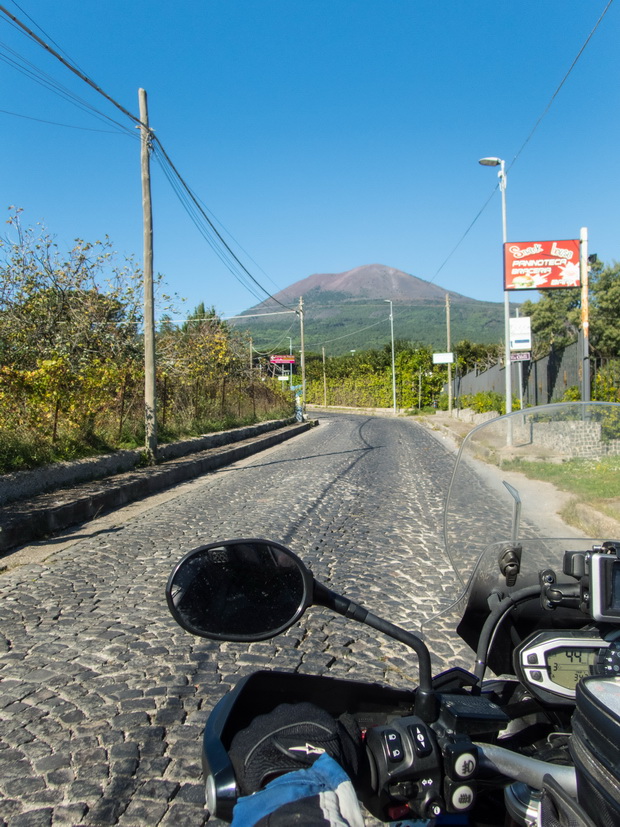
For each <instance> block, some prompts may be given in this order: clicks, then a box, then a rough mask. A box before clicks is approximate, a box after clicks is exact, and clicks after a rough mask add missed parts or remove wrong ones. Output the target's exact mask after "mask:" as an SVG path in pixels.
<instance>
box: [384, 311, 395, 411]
mask: <svg viewBox="0 0 620 827" xmlns="http://www.w3.org/2000/svg"><path fill="white" fill-rule="evenodd" d="M383 301H386V302H387V303H388V304H389V305H390V332H391V334H392V404H393V407H394V413H396V367H395V365H394V313H393V312H392V301H391V299H384V300H383Z"/></svg>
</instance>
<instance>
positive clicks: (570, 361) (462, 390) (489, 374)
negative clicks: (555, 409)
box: [454, 342, 582, 406]
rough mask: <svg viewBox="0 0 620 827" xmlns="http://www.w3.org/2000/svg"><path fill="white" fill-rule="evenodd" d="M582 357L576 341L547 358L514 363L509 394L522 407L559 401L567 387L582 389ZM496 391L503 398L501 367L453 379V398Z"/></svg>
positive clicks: (502, 373)
mask: <svg viewBox="0 0 620 827" xmlns="http://www.w3.org/2000/svg"><path fill="white" fill-rule="evenodd" d="M581 369H582V366H581V357H580V347H579V343H578V342H574V343H573V344H571V345H568V346H567V347H565V348H562V349H561V350H552V351H551V353H549V354H548V355H547V356H543V357H542V358H540V359H534V360H532V361H527V362H518V363H515V362H513V363H512V365H511V370H512V377H511V378H512V392H513V395H514V396H516V397H518V398H519V399H522V400H523V405H526V406H527V405H545V404H547V403H549V402H559V401H561V400H562V399H563V398H564V394H565V393H566V391H567V390H568V388H570V387H573V386H575V385H576V386H578V387H581ZM485 391H495V392H496V393H499V394H501V395H502V396H503V395H504V393H505V391H506V380H505V374H504V367H503V366H501V365H493V367H491V368H488V369H487V370H485V371H480V370H472V371H470V372H469V373H467V374H465V375H464V376H457V377H456V378H455V379H454V398H455V399H457V400H458V397H460V396H463V395H464V394H468V395H469V394H471V395H473V394H476V393H482V392H485Z"/></svg>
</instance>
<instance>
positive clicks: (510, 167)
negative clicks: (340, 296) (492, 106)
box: [430, 0, 613, 282]
mask: <svg viewBox="0 0 620 827" xmlns="http://www.w3.org/2000/svg"><path fill="white" fill-rule="evenodd" d="M612 3H613V0H608V3H607V5H606V6H605V8H604V9H603V11H602V13H601V15H600V17H599V19H598V20H597V21H596V23H595V25H594V28H593V29H592V31H591V32H590V34H589V35H588V36H587V38H586V39H585V42H584V44H583V46H582V47H581V49H579V51H578V53H577V56H576V57H575V59H574V60H573V62H572V63H571V65H570V67H569V68H568V71H567V72H566V74H565V75H564V77H563V78H562V80H561V81H560V84H559V86H558V87H557V88H556V90H555V92H554V93H553V95H552V96H551V98H550V100H549V103H548V104H547V106H546V107H545V109H544V111H543V113H542V115H541V116H540V117H539V118H538V120H537V121H536V123H535V124H534V126H533V127H532V129H531V130H530V133H529V135H528V136H527V138H526V139H525V140H524V141H523V143H522V144H521V146H520V147H519V149H518V151H517V153H516V155H515V156H514V158H513V159H512V161H511V162H510V164H508V169H507V171H508V170H510V169H512V167H513V166H514V164H515V162H516V160H517V158H518V157H519V155H521V153H522V152H523V150H524V149H525V147H526V146H527V144H528V143H529V142H530V139H531V138H532V136H533V134H534V132H536V130H537V129H538V127H539V126H540V124H541V122H542V120H543V118H544V117H545V115H546V114H547V113H548V112H549V110H550V109H551V106H552V105H553V102H554V100H555V99H556V97H557V96H558V94H559V92H560V89H561V88H562V87H563V86H564V84H565V83H566V81H567V80H568V77H569V75H570V74H571V72H572V71H573V69H574V68H575V66H576V65H577V61H578V60H579V58H580V57H581V55H582V54H583V53H584V51H585V49H586V47H587V45H588V43H589V42H590V40H592V37H593V36H594V33H595V32H596V30H597V29H598V27H599V26H600V24H601V22H602V20H603V18H604V17H605V15H606V14H607V12H608V11H609V8H610V6H611V4H612ZM498 189H499V184H496V185H495V187H494V189H493V192H492V193H491V194H490V195H489V197H488V198H487V200H486V201H485V202H484V204H483V205H482V207H481V208H480V210H478V213H477V214H476V217H475V218H474V220H473V221H472V222H471V224H470V225H469V227H468V228H467V229H466V230H465V232H464V233H463V235H462V236H461V238H460V239H459V241H458V242H457V244H456V245H455V246H454V247H453V248H452V250H451V251H450V252H449V253H448V255H447V257H446V258H445V259H444V261H443V262H442V263H441V265H440V266H439V269H438V270H437V272H436V273H435V275H434V276H433V278H432V279H430V281H431V282H433V281H435V279H436V278H437V276H438V275H439V274H440V273H441V271H442V270H443V268H444V267H445V266H446V264H447V263H448V261H449V260H450V259H451V258H452V256H453V255H454V253H455V252H456V251H457V250H458V248H459V247H460V246H461V244H462V243H463V241H464V240H465V238H466V237H467V236H468V235H469V232H470V231H471V229H472V227H473V226H474V224H475V223H476V222H477V221H478V219H479V218H480V216H481V215H482V213H483V212H484V211H485V210H486V208H487V206H488V204H489V202H490V201H491V199H492V198H493V196H494V195H495V192H496V191H497V190H498Z"/></svg>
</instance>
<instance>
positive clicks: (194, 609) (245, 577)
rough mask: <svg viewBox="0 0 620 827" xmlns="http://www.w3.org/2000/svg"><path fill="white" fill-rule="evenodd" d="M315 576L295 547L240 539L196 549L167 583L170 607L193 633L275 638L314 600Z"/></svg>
mask: <svg viewBox="0 0 620 827" xmlns="http://www.w3.org/2000/svg"><path fill="white" fill-rule="evenodd" d="M313 590H314V578H313V576H312V574H311V572H310V571H309V570H308V569H307V568H306V566H305V565H304V564H303V563H302V561H301V560H300V559H299V557H297V555H295V554H293V552H292V551H290V550H289V549H287V548H285V547H284V546H282V545H280V544H279V543H274V542H271V541H267V540H260V539H239V540H227V541H226V542H223V543H209V544H208V545H205V546H200V547H199V548H196V549H193V550H192V551H190V552H189V553H188V554H186V555H185V557H183V559H182V560H181V561H180V562H179V563H178V564H177V565H176V566H175V567H174V569H173V571H172V573H171V575H170V577H169V579H168V583H167V585H166V600H167V601H168V608H169V609H170V612H171V613H172V616H173V617H174V619H175V620H176V621H177V623H178V624H179V625H180V626H181V627H182V628H183V629H185V630H186V631H188V632H191V633H192V634H193V635H198V636H200V637H206V638H210V639H211V640H230V641H243V642H247V643H250V642H252V641H257V640H267V639H268V638H271V637H275V636H276V635H279V634H280V633H281V632H283V631H285V630H286V629H288V628H289V627H290V626H292V625H293V624H294V623H295V622H296V621H297V620H299V618H300V617H301V615H302V614H303V613H304V611H305V610H306V608H307V607H308V606H309V605H310V604H311V603H312V596H313Z"/></svg>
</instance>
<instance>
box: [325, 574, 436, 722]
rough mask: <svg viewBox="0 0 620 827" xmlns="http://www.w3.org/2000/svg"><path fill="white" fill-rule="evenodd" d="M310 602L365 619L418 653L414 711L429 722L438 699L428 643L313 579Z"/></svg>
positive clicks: (351, 617) (372, 625) (433, 715)
mask: <svg viewBox="0 0 620 827" xmlns="http://www.w3.org/2000/svg"><path fill="white" fill-rule="evenodd" d="M312 602H313V604H314V605H316V606H325V607H326V608H328V609H331V610H332V611H334V612H336V613H337V614H339V615H342V616H343V617H348V618H349V619H350V620H356V621H357V622H358V623H364V624H365V625H366V626H370V627H371V628H373V629H376V630H377V631H379V632H382V633H383V634H384V635H387V637H390V638H392V640H397V641H399V642H400V643H404V644H405V646H409V648H410V649H413V651H414V652H415V653H416V655H417V656H418V669H419V686H418V689H417V691H416V699H415V713H416V715H418V716H419V717H420V718H422V720H423V721H425V722H427V723H431V722H432V721H435V720H436V719H437V699H436V696H435V691H434V690H433V674H432V666H431V655H430V652H429V650H428V646H427V645H426V644H425V643H424V641H423V640H422V638H420V637H418V636H417V635H415V634H413V632H407V631H406V630H405V629H401V628H400V626H396V625H394V624H393V623H390V622H389V621H387V620H383V618H381V617H378V616H377V615H374V614H372V612H369V611H368V610H367V609H365V608H364V607H363V606H360V605H359V604H358V603H354V602H353V601H352V600H349V599H348V598H347V597H343V596H342V595H341V594H338V593H337V592H333V591H331V590H330V589H328V588H327V586H324V585H323V584H322V583H319V581H318V580H316V579H315V581H314V591H313V595H312Z"/></svg>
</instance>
